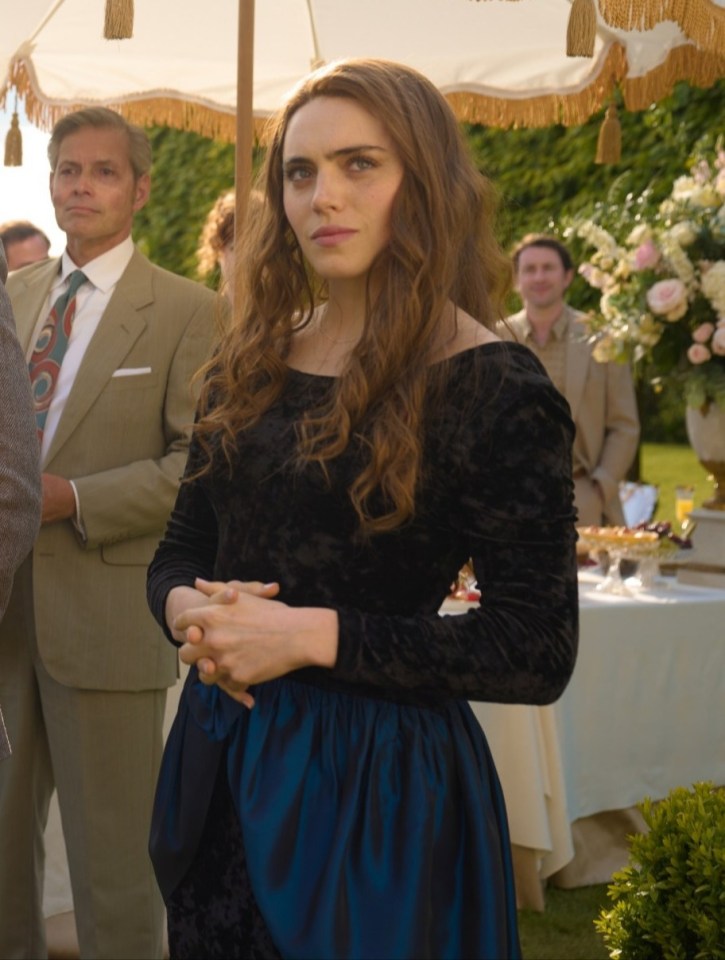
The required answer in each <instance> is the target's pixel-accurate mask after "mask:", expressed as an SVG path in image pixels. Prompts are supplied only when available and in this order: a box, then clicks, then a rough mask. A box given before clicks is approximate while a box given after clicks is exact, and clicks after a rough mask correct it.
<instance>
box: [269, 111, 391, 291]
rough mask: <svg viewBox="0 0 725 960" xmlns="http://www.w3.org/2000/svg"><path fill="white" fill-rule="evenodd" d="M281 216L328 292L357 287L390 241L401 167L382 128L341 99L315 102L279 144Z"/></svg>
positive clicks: (297, 116)
mask: <svg viewBox="0 0 725 960" xmlns="http://www.w3.org/2000/svg"><path fill="white" fill-rule="evenodd" d="M283 167H284V208H285V213H286V215H287V219H288V221H289V224H290V226H291V227H292V229H293V231H294V233H295V235H296V237H297V241H298V243H299V244H300V247H301V248H302V252H303V253H304V255H305V257H306V259H307V260H308V261H309V263H310V265H311V266H312V268H313V269H314V270H315V272H316V273H317V274H319V276H320V277H322V278H323V279H324V280H326V281H328V284H335V283H336V282H344V281H351V280H360V279H363V278H365V277H366V276H367V274H368V272H369V270H370V266H371V264H372V263H373V261H374V260H375V258H376V257H377V255H378V254H379V253H380V251H381V250H383V249H384V248H385V247H386V246H387V245H388V243H389V241H390V219H391V211H392V207H393V202H394V200H395V196H396V194H397V192H398V189H399V188H400V184H401V182H402V180H403V173H404V169H403V163H402V160H401V159H400V157H399V155H398V152H397V150H396V148H395V146H394V144H393V141H392V139H391V137H390V136H389V134H388V132H387V130H386V128H385V127H384V126H383V124H382V123H381V122H380V121H379V120H377V119H376V118H375V117H374V116H373V115H372V114H371V113H369V112H368V111H367V110H366V109H365V108H364V107H362V106H360V104H359V103H358V102H357V101H355V100H351V99H348V98H343V97H317V98H316V99H314V100H311V101H310V102H309V103H307V104H305V106H303V107H300V109H299V110H298V111H297V112H296V113H295V114H294V115H293V116H292V118H291V120H290V121H289V124H288V127H287V132H286V135H285V139H284V149H283Z"/></svg>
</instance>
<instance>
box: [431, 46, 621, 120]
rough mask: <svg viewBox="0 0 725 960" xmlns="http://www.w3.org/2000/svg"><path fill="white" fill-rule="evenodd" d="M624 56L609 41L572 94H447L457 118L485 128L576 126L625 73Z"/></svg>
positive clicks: (601, 103)
mask: <svg viewBox="0 0 725 960" xmlns="http://www.w3.org/2000/svg"><path fill="white" fill-rule="evenodd" d="M626 71H627V59H626V56H625V52H624V47H622V46H621V44H618V43H614V44H612V45H611V46H610V47H609V48H608V49H607V50H606V51H605V52H604V54H603V59H602V60H601V67H600V69H599V70H598V71H597V75H596V76H595V77H594V79H593V80H592V82H591V83H590V84H589V85H588V86H587V87H584V88H583V89H581V90H578V91H577V92H576V93H567V94H562V93H549V94H542V95H541V96H539V97H526V98H522V99H520V100H517V99H508V98H507V99H504V98H502V97H497V96H491V97H488V96H485V95H482V94H477V93H463V92H461V93H448V94H446V100H448V102H449V103H450V104H451V106H452V107H453V110H454V112H455V114H456V116H457V117H458V118H459V120H462V121H464V122H466V123H481V124H483V125H484V126H487V127H500V128H504V129H507V128H510V127H513V128H514V129H518V128H521V127H549V126H551V125H552V124H558V123H560V124H563V125H564V126H565V127H572V126H578V125H579V124H582V123H585V122H586V121H587V120H588V119H589V117H591V116H592V115H593V114H595V113H597V112H598V111H599V110H601V109H602V107H603V106H604V104H605V103H606V102H607V101H608V100H609V99H610V97H611V95H612V92H613V90H614V88H615V87H616V85H617V83H618V82H619V80H620V78H621V77H623V76H624V75H625V74H626Z"/></svg>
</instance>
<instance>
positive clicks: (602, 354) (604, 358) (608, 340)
mask: <svg viewBox="0 0 725 960" xmlns="http://www.w3.org/2000/svg"><path fill="white" fill-rule="evenodd" d="M617 353H618V350H617V343H616V341H615V340H614V339H613V338H612V337H608V336H605V337H601V338H600V339H599V340H597V342H596V343H595V344H594V347H593V349H592V356H593V357H594V359H595V360H596V361H597V363H609V362H610V361H612V360H614V359H615V358H616V356H617Z"/></svg>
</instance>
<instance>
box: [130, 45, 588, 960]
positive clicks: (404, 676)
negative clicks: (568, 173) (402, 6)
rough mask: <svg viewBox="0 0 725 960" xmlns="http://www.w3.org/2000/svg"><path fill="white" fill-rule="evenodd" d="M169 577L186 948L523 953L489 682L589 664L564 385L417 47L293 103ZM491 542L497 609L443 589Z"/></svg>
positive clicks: (532, 691)
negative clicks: (545, 359) (539, 345)
mask: <svg viewBox="0 0 725 960" xmlns="http://www.w3.org/2000/svg"><path fill="white" fill-rule="evenodd" d="M259 188H260V190H261V191H262V193H263V195H264V205H263V209H262V211H261V213H260V215H259V216H258V217H255V218H254V220H255V222H254V224H252V225H251V226H250V228H249V230H248V231H246V232H245V237H244V241H243V246H242V247H241V248H240V247H239V246H238V247H237V250H236V264H237V269H238V270H240V271H241V277H240V284H239V286H238V288H237V289H238V290H241V294H242V295H241V297H240V299H239V301H238V303H237V304H236V307H235V317H234V319H233V322H232V324H231V326H230V328H229V329H228V330H227V332H226V334H225V335H224V337H223V339H222V341H221V343H220V344H219V347H218V350H217V351H216V353H215V356H214V357H213V358H212V360H211V361H210V363H209V365H208V367H207V368H206V370H205V371H204V384H203V388H202V396H201V401H200V407H199V414H198V418H197V422H196V424H195V431H194V439H193V442H192V448H191V451H190V455H189V462H188V465H187V471H186V476H185V482H184V483H183V484H182V488H181V491H180V494H179V498H178V501H177V504H176V508H175V510H174V513H173V515H172V517H171V520H170V522H169V525H168V529H167V532H166V535H165V538H164V540H163V541H162V543H161V544H160V546H159V549H158V552H157V554H156V557H155V559H154V561H153V563H152V565H151V567H150V569H149V603H150V605H151V608H152V610H153V611H154V613H155V615H156V617H157V619H158V620H159V622H160V623H161V624H162V626H163V627H164V629H165V630H166V632H167V634H168V636H169V638H170V639H172V640H173V641H174V642H176V643H177V644H179V645H180V647H181V651H180V655H181V658H182V660H183V661H184V662H186V663H188V664H190V665H191V669H190V671H189V676H188V678H187V681H186V685H185V688H184V692H183V695H182V699H181V703H180V707H179V712H178V715H177V718H176V720H175V723H174V727H173V729H172V732H171V735H170V737H169V741H168V743H167V748H166V752H165V756H164V763H163V767H162V771H161V775H160V779H159V786H158V791H157V798H156V804H155V809H154V817H153V826H152V836H151V852H152V857H153V859H154V864H155V867H156V873H157V877H158V880H159V883H160V886H161V889H162V892H163V894H164V898H165V900H166V904H167V909H168V915H169V938H170V945H171V955H172V957H175V958H181V957H280V956H281V957H300V958H311V957H315V958H373V957H379V958H416V960H417V958H454V957H466V958H472V957H480V958H502V957H511V958H516V957H519V956H520V951H519V945H518V935H517V927H516V901H515V894H514V889H513V876H512V869H511V862H510V855H509V842H508V833H507V827H506V815H505V810H504V804H503V798H502V795H501V790H500V787H499V784H498V780H497V777H496V772H495V769H494V766H493V763H492V761H491V756H490V753H489V751H488V747H487V745H486V741H485V737H484V734H483V732H482V730H481V729H480V727H479V725H478V724H477V722H476V720H475V718H474V717H473V715H472V712H471V710H470V708H469V706H468V703H467V701H468V700H492V701H500V702H509V703H534V704H541V703H549V702H551V701H553V700H555V699H556V698H557V697H558V696H559V695H560V694H561V692H562V691H563V689H564V687H565V685H566V683H567V682H568V679H569V677H570V675H571V671H572V669H573V665H574V660H575V655H576V640H577V588H576V558H575V549H574V544H575V528H574V519H575V517H574V511H573V507H572V482H571V443H572V435H573V428H572V424H571V420H570V418H569V413H568V409H567V406H566V403H565V402H564V401H563V400H562V398H561V397H560V395H559V394H558V393H557V392H556V391H555V390H554V388H553V387H552V385H551V383H550V381H549V380H548V378H547V377H546V375H545V373H544V372H543V369H542V368H541V366H540V365H539V363H538V362H537V361H536V360H535V359H534V358H533V356H532V355H531V353H530V352H529V351H528V350H526V348H524V347H521V346H518V345H516V344H504V343H501V342H500V341H499V340H498V339H497V338H496V337H495V336H494V334H492V333H491V331H490V327H491V326H492V325H493V324H494V322H495V321H496V320H497V319H498V318H499V317H500V315H501V303H502V298H503V295H504V293H505V291H506V289H507V285H508V282H509V279H510V267H509V264H508V262H507V260H506V259H505V258H504V256H503V255H502V253H501V252H500V250H499V248H498V246H497V243H496V241H495V238H494V231H493V212H494V207H495V203H494V199H495V197H494V193H493V190H492V188H491V186H490V184H489V183H488V181H487V180H486V179H485V178H484V177H483V176H482V175H481V174H480V173H479V172H478V171H477V170H476V168H475V166H474V164H473V163H472V161H471V159H470V157H469V155H468V152H467V149H466V145H465V141H464V139H463V137H462V134H461V131H460V129H459V127H458V124H457V122H456V120H455V117H454V116H453V114H452V112H451V110H450V108H449V107H448V105H447V103H446V101H445V99H444V98H443V97H442V96H441V94H440V93H439V92H438V91H437V90H436V89H435V87H434V86H433V85H432V84H431V83H430V82H429V81H428V80H426V79H425V78H424V77H422V76H421V75H420V74H418V73H417V72H415V71H414V70H411V69H410V68H408V67H405V66H402V65H401V64H396V63H391V62H387V61H379V60H377V61H376V60H348V61H341V62H338V63H335V64H332V65H330V66H328V67H325V68H323V69H321V70H319V71H317V72H315V73H313V74H311V75H310V76H309V77H308V78H307V79H306V80H305V81H304V82H303V83H302V84H301V85H300V86H299V87H298V88H297V89H296V90H295V91H294V92H293V93H292V95H291V96H290V98H289V100H288V102H287V103H286V104H285V106H284V107H283V108H282V110H281V111H280V113H279V115H278V117H277V118H276V120H275V122H274V125H273V128H272V132H271V138H270V141H269V146H268V149H267V155H266V160H265V165H264V169H263V171H262V173H261V177H260V183H259ZM469 558H471V559H472V562H473V565H474V568H475V572H476V576H477V578H478V582H479V585H480V587H481V590H482V603H481V606H480V608H479V609H477V610H474V611H470V612H469V613H468V614H466V615H465V616H461V617H441V616H439V615H438V609H439V607H440V605H441V603H442V601H443V599H444V598H445V596H446V594H447V592H448V588H449V585H450V583H451V582H452V581H453V580H454V579H455V577H456V574H457V572H458V570H459V569H460V567H461V566H462V565H463V563H464V562H465V561H467V560H468V559H469Z"/></svg>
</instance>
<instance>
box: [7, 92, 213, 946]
mask: <svg viewBox="0 0 725 960" xmlns="http://www.w3.org/2000/svg"><path fill="white" fill-rule="evenodd" d="M48 153H49V157H50V161H51V170H52V172H51V176H50V187H51V197H52V201H53V204H54V207H55V212H56V218H57V220H58V224H59V225H60V226H61V227H62V229H63V230H64V231H65V232H66V236H67V247H66V250H65V252H64V253H63V255H62V257H61V258H60V259H53V260H48V261H45V262H43V263H39V264H34V265H32V266H29V267H26V268H24V269H23V270H20V271H18V272H17V273H15V274H13V275H12V277H11V278H10V281H9V284H8V291H9V293H10V296H11V299H12V302H13V307H14V310H15V315H16V321H17V328H18V336H19V339H20V341H21V343H22V346H23V348H24V350H25V351H26V356H27V357H28V359H29V362H30V378H31V381H32V383H33V389H34V395H35V405H36V417H37V423H38V431H39V436H40V441H41V462H42V470H43V474H42V483H43V515H42V526H41V530H40V534H39V537H38V540H37V543H36V546H35V548H34V550H33V552H32V555H31V557H30V558H29V560H28V561H26V563H25V564H24V565H23V566H22V567H21V569H20V570H19V572H18V576H17V577H16V582H15V586H14V589H13V593H12V597H11V600H10V604H9V607H8V610H7V613H6V616H5V619H4V621H3V623H2V625H0V701H2V702H3V704H4V707H5V712H6V720H7V724H8V729H9V733H10V737H11V740H12V741H13V746H14V756H13V757H12V758H11V760H10V761H8V762H6V763H4V764H2V765H0V914H1V918H0V956H2V957H3V958H11V957H28V958H30V957H42V956H46V955H47V953H46V945H45V934H44V923H43V915H42V907H41V895H42V883H43V861H44V854H43V829H44V826H45V821H46V818H47V811H48V805H49V801H50V798H51V794H52V791H53V788H54V787H56V788H57V791H58V802H59V807H60V812H61V819H62V824H63V832H64V835H65V841H66V848H67V852H68V864H69V869H70V877H71V886H72V890H73V901H74V908H75V915H76V924H77V930H78V941H79V944H80V952H81V956H82V957H89V958H90V957H93V958H103V957H124V958H132V957H138V958H146V960H148V958H153V957H160V956H161V954H162V932H163V908H162V903H161V900H160V897H159V895H158V893H157V889H156V884H155V881H154V877H153V873H152V870H151V864H150V861H149V859H148V855H147V844H148V831H149V820H150V813H151V807H152V800H153V794H154V788H155V782H156V777H157V771H158V765H159V760H160V755H161V749H162V721H163V715H164V704H165V699H166V689H167V688H168V687H169V686H170V685H172V684H173V683H174V682H175V680H176V677H177V663H176V657H175V654H174V652H173V650H172V649H171V648H170V647H169V644H168V643H167V642H166V641H165V640H164V638H163V637H162V635H161V633H160V632H159V630H158V628H157V626H156V624H155V623H154V621H153V620H152V618H151V616H150V614H149V612H148V608H147V606H146V602H145V579H146V567H147V565H148V563H149V561H150V559H151V557H152V556H153V554H154V550H155V548H156V546H157V544H158V541H159V538H160V536H161V534H162V532H163V529H164V526H165V522H166V519H167V516H168V514H169V513H170V510H171V507H172V505H173V503H174V499H175V496H176V492H177V489H178V485H179V478H180V476H181V474H182V471H183V468H184V463H185V460H186V454H187V445H188V438H189V429H190V423H191V421H192V420H193V415H194V405H195V401H194V398H193V395H192V390H191V381H192V376H193V374H194V373H195V371H196V370H197V369H198V368H199V367H200V365H201V364H202V363H203V362H204V360H205V359H206V358H207V357H208V355H209V352H210V345H211V337H212V331H213V325H214V311H215V297H214V295H213V294H212V293H211V292H210V291H209V290H207V289H206V288H205V287H203V286H201V285H199V284H196V283H192V282H191V281H188V280H185V279H183V278H181V277H177V276H175V275H173V274H171V273H168V272H166V271H164V270H161V269H160V268H158V267H156V266H154V265H153V264H151V263H150V262H149V261H148V260H147V259H146V258H145V257H143V256H142V255H141V254H140V253H139V252H138V251H137V250H136V249H135V247H134V245H133V242H132V240H131V227H132V222H133V217H134V214H135V212H136V211H137V210H140V209H141V207H143V205H144V204H145V203H146V200H147V198H148V195H149V189H150V175H149V170H150V165H151V151H150V145H149V143H148V139H147V137H146V135H145V133H144V132H143V130H141V129H139V128H137V127H132V126H130V125H128V124H127V123H126V121H125V120H123V119H122V118H121V117H119V116H118V115H117V114H115V113H113V112H111V111H110V110H105V109H90V110H82V111H78V112H76V113H73V114H69V115H67V116H66V117H64V118H63V119H62V120H60V121H59V122H58V123H57V124H56V126H55V128H54V131H53V134H52V136H51V140H50V144H49V150H48ZM78 270H81V271H82V276H80V275H79V274H78ZM69 285H70V287H71V289H75V288H76V287H77V293H76V295H75V298H73V297H72V296H70V297H65V298H64V294H65V293H66V290H67V288H68V287H69ZM51 307H52V308H53V310H52V312H51ZM61 334H63V335H64V336H65V338H66V341H67V346H66V347H65V352H63V353H62V355H61V357H60V360H59V361H58V363H59V366H57V364H56V367H55V368H54V369H53V370H51V367H52V364H51V363H50V361H51V359H53V360H54V359H55V357H56V355H55V352H54V351H55V350H56V346H57V344H58V343H60V342H61V341H62V339H63V338H62V337H61Z"/></svg>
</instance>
